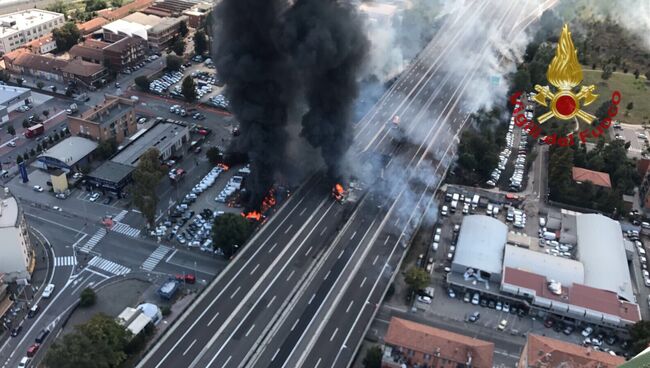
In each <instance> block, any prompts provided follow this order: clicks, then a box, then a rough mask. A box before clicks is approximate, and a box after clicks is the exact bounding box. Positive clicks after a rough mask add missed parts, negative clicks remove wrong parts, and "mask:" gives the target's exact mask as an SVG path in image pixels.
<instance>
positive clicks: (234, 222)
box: [212, 213, 252, 258]
mask: <svg viewBox="0 0 650 368" xmlns="http://www.w3.org/2000/svg"><path fill="white" fill-rule="evenodd" d="M251 232H252V226H251V224H250V223H249V222H248V220H247V219H246V218H244V217H243V216H240V215H237V214H234V213H226V214H224V215H221V216H219V217H217V218H215V219H214V225H213V226H212V241H213V246H214V248H221V250H222V251H223V252H224V254H225V255H226V257H228V258H229V257H230V256H232V255H233V254H235V252H236V251H237V249H238V247H241V246H243V245H244V243H245V242H246V240H247V239H248V237H249V236H250V234H251Z"/></svg>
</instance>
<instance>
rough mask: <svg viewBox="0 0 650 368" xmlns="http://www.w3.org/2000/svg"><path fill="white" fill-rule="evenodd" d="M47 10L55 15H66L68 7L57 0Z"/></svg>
mask: <svg viewBox="0 0 650 368" xmlns="http://www.w3.org/2000/svg"><path fill="white" fill-rule="evenodd" d="M45 10H49V11H52V12H55V13H61V14H66V13H67V12H68V5H67V4H66V3H65V2H63V1H62V0H56V1H55V2H54V3H52V4H50V5H48V6H46V7H45Z"/></svg>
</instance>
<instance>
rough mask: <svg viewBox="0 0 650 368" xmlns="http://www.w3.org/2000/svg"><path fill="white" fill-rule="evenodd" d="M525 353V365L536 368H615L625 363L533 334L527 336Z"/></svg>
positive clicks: (623, 360) (621, 360) (590, 349)
mask: <svg viewBox="0 0 650 368" xmlns="http://www.w3.org/2000/svg"><path fill="white" fill-rule="evenodd" d="M526 352H527V357H526V358H527V361H528V364H527V365H528V366H529V367H538V368H555V367H580V368H615V367H618V366H619V365H621V364H623V363H624V362H625V359H624V358H623V357H617V356H612V355H610V354H608V353H605V352H600V351H595V350H593V349H592V348H587V347H583V346H580V345H576V344H571V343H568V342H564V341H561V340H556V339H552V338H550V337H545V336H540V335H535V334H528V343H527V350H526Z"/></svg>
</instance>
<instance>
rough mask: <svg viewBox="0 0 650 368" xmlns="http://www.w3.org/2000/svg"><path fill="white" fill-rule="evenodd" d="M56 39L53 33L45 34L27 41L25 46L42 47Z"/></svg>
mask: <svg viewBox="0 0 650 368" xmlns="http://www.w3.org/2000/svg"><path fill="white" fill-rule="evenodd" d="M52 41H54V36H52V34H51V33H48V34H46V35H44V36H43V37H41V38H37V39H35V40H33V41H31V42H29V43H26V44H25V46H24V47H27V48H36V47H41V45H43V44H46V43H49V42H52Z"/></svg>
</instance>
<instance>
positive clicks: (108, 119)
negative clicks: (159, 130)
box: [72, 96, 133, 125]
mask: <svg viewBox="0 0 650 368" xmlns="http://www.w3.org/2000/svg"><path fill="white" fill-rule="evenodd" d="M132 109H133V102H132V101H131V100H127V99H124V98H121V97H114V96H109V97H107V99H106V100H105V101H104V103H103V104H101V105H97V106H95V107H94V108H92V109H89V110H87V111H86V112H84V113H83V114H82V115H81V117H80V118H72V119H81V120H84V121H87V122H91V123H95V124H100V125H107V124H110V123H112V122H114V121H115V120H117V119H118V118H120V117H122V116H123V115H124V114H126V113H127V112H129V111H130V110H132Z"/></svg>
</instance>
